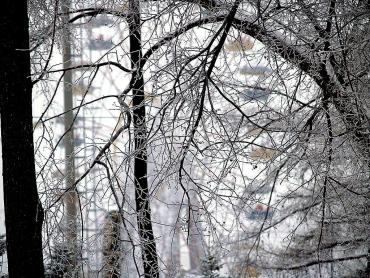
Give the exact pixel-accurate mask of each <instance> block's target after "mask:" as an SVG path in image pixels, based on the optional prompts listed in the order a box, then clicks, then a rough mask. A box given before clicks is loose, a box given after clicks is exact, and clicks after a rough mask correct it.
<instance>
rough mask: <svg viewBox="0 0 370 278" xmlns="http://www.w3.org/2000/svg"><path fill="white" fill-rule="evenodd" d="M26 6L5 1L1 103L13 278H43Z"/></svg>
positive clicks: (0, 16) (0, 29)
mask: <svg viewBox="0 0 370 278" xmlns="http://www.w3.org/2000/svg"><path fill="white" fill-rule="evenodd" d="M28 49H29V34H28V15H27V1H12V0H4V1H2V7H1V12H0V53H1V55H0V84H1V85H0V98H1V104H0V108H1V134H2V151H3V184H4V205H5V224H6V238H7V252H8V254H7V255H8V269H9V277H14V278H15V277H17V278H20V277H44V266H43V256H42V237H41V229H42V221H43V209H42V207H41V203H40V201H39V197H38V193H37V184H36V176H35V162H34V150H33V125H32V84H31V79H30V74H31V72H30V53H29V50H28Z"/></svg>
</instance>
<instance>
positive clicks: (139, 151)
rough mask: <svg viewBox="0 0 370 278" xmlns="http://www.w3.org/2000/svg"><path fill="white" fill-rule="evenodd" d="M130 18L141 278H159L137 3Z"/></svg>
mask: <svg viewBox="0 0 370 278" xmlns="http://www.w3.org/2000/svg"><path fill="white" fill-rule="evenodd" d="M129 5H130V15H129V16H128V18H127V21H128V24H129V29H130V56H131V67H132V68H133V69H137V70H136V71H135V76H133V79H134V80H133V82H134V83H133V88H132V93H133V99H132V103H133V106H134V110H133V123H134V136H135V162H134V164H135V165H134V175H135V200H136V212H137V222H138V232H139V236H140V241H141V244H140V245H141V255H142V260H143V268H144V277H148V278H149V277H159V269H158V258H157V251H156V244H155V240H154V234H153V227H152V221H151V211H150V202H149V188H148V178H147V167H148V165H147V160H148V159H147V131H146V121H145V115H146V112H145V103H144V97H145V96H144V78H143V74H142V70H141V66H142V65H141V64H140V63H141V61H142V47H141V30H140V28H141V26H140V6H139V1H137V0H130V1H129Z"/></svg>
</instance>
